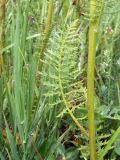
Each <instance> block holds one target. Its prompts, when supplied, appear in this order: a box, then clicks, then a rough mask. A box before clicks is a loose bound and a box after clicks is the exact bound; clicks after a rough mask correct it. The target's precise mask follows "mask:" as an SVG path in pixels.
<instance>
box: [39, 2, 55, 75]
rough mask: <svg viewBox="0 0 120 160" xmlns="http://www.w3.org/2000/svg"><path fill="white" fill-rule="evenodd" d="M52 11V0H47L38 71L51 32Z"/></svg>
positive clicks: (41, 66)
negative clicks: (46, 13)
mask: <svg viewBox="0 0 120 160" xmlns="http://www.w3.org/2000/svg"><path fill="white" fill-rule="evenodd" d="M53 12H54V0H49V5H48V15H47V21H46V27H45V38H44V42H43V46H42V48H41V52H40V61H41V62H40V65H39V71H40V72H42V68H43V60H44V58H45V50H46V47H47V43H48V41H49V37H50V33H51V27H52V18H53Z"/></svg>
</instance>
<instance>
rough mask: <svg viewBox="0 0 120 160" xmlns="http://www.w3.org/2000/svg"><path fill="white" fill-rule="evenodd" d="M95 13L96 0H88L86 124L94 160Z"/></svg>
mask: <svg viewBox="0 0 120 160" xmlns="http://www.w3.org/2000/svg"><path fill="white" fill-rule="evenodd" d="M95 14H96V0H91V1H90V28H89V48H88V75H87V106H88V125H89V144H90V159H91V160H96V159H97V158H96V146H95V124H94V79H95V76H94V71H95V56H96V32H97V20H95V19H94V17H95Z"/></svg>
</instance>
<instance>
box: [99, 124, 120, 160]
mask: <svg viewBox="0 0 120 160" xmlns="http://www.w3.org/2000/svg"><path fill="white" fill-rule="evenodd" d="M119 134H120V127H119V128H118V129H117V130H116V131H115V133H114V134H113V135H112V137H111V139H110V140H109V141H108V142H107V145H106V146H105V148H104V149H103V151H102V152H101V153H100V155H99V158H98V160H103V158H104V156H105V155H106V153H107V152H108V151H109V150H110V148H111V145H112V144H113V143H114V142H115V139H116V138H117V137H118V135H119Z"/></svg>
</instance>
